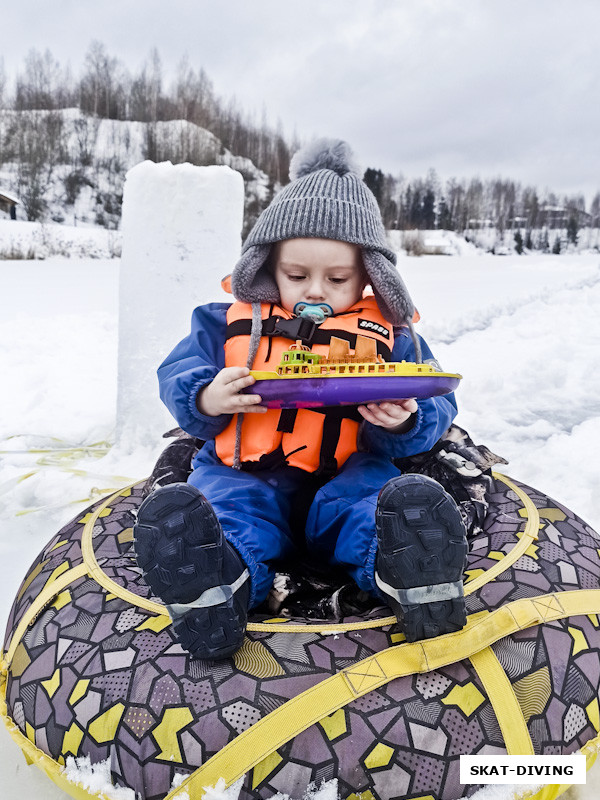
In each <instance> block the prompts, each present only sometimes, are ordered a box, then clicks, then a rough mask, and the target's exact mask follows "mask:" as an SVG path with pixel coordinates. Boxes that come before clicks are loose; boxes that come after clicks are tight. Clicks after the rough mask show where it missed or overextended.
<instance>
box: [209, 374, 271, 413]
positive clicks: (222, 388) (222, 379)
mask: <svg viewBox="0 0 600 800" xmlns="http://www.w3.org/2000/svg"><path fill="white" fill-rule="evenodd" d="M255 382H256V381H255V379H254V378H253V377H252V375H250V370H249V369H248V368H247V367H225V368H224V369H222V370H221V371H220V372H218V373H217V374H216V376H215V378H214V380H213V381H212V382H211V383H209V384H208V386H206V387H205V388H204V389H203V390H202V391H201V392H200V393H199V394H198V396H197V397H196V406H197V408H198V411H199V412H200V413H201V414H206V415H207V416H209V417H218V416H219V414H240V413H241V414H249V413H250V414H264V413H265V412H266V410H267V409H266V408H264V407H263V406H259V405H257V403H260V401H261V398H260V397H259V395H257V394H240V391H241V390H242V389H244V388H245V387H246V386H252V384H253V383H255Z"/></svg>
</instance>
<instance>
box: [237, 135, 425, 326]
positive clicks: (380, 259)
mask: <svg viewBox="0 0 600 800" xmlns="http://www.w3.org/2000/svg"><path fill="white" fill-rule="evenodd" d="M303 237H312V238H322V239H336V240H338V241H342V242H350V243H351V244H357V245H359V246H360V247H361V249H362V258H363V264H364V267H365V270H366V272H367V274H368V276H369V281H370V283H371V286H372V287H373V292H374V294H375V299H376V301H377V304H378V306H379V308H380V310H381V313H382V314H383V316H384V317H385V318H386V319H387V320H389V322H391V323H392V324H393V325H409V327H411V328H412V325H411V320H412V317H413V314H414V305H413V302H412V300H411V298H410V295H409V293H408V291H407V289H406V286H405V285H404V282H403V280H402V278H401V277H400V275H399V274H398V271H397V269H396V256H395V254H394V253H393V251H392V250H390V248H389V245H388V243H387V239H386V235H385V230H384V227H383V222H382V220H381V214H380V212H379V207H378V205H377V201H376V200H375V196H374V195H373V193H372V192H371V190H370V189H369V188H368V186H367V185H366V184H365V183H364V181H363V180H362V179H361V177H360V175H359V173H358V171H357V167H356V166H355V164H354V162H353V156H352V151H351V150H350V147H349V146H348V144H347V143H346V142H344V141H342V140H340V139H318V140H316V141H314V142H313V143H312V144H310V145H308V146H307V147H305V148H302V149H301V150H299V151H298V152H297V153H296V154H295V155H294V157H293V158H292V161H291V163H290V183H288V184H287V186H285V187H284V188H283V189H282V190H281V191H280V192H279V193H278V194H277V195H276V196H275V198H274V199H273V201H272V202H271V203H270V205H269V206H268V207H267V208H266V209H265V210H264V211H263V212H262V214H261V215H260V216H259V218H258V219H257V221H256V223H255V225H254V227H253V228H252V230H251V231H250V233H249V234H248V237H247V238H246V241H245V242H244V245H243V247H242V256H241V258H240V260H239V261H238V263H237V264H236V266H235V267H234V270H233V273H232V275H231V288H232V291H233V295H234V297H235V298H236V299H237V300H241V301H242V302H245V303H257V302H259V303H279V302H280V297H279V290H278V288H277V284H276V283H275V280H274V278H273V276H272V274H271V273H270V271H269V270H268V269H267V267H266V261H267V258H268V256H269V253H270V251H271V245H272V244H274V243H275V242H280V241H283V240H284V239H296V238H303Z"/></svg>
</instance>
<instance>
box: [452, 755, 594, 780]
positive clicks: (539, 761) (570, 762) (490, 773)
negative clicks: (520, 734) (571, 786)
mask: <svg viewBox="0 0 600 800" xmlns="http://www.w3.org/2000/svg"><path fill="white" fill-rule="evenodd" d="M585 767H586V761H585V756H584V755H573V756H461V757H460V782H461V783H465V784H466V783H484V784H485V783H517V784H518V783H533V784H541V783H585Z"/></svg>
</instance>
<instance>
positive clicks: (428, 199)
mask: <svg viewBox="0 0 600 800" xmlns="http://www.w3.org/2000/svg"><path fill="white" fill-rule="evenodd" d="M421 219H422V224H423V227H424V228H425V230H433V228H435V194H434V192H433V189H431V188H429V189H427V190H426V191H425V196H424V197H423V208H422V212H421Z"/></svg>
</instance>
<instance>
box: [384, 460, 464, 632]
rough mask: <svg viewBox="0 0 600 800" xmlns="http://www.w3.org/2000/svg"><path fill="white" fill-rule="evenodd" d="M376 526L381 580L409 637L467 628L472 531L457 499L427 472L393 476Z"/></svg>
mask: <svg viewBox="0 0 600 800" xmlns="http://www.w3.org/2000/svg"><path fill="white" fill-rule="evenodd" d="M376 527H377V538H378V543H379V549H378V552H377V562H376V566H375V580H376V583H377V585H378V587H379V589H380V590H381V591H382V592H383V594H384V596H385V598H386V600H387V601H388V603H389V605H390V607H391V609H392V611H393V612H394V614H395V615H396V617H397V618H398V621H399V623H400V627H401V629H402V631H403V633H404V635H405V636H406V639H407V641H409V642H414V641H417V640H418V639H430V638H432V637H434V636H440V635H441V634H443V633H450V632H452V631H458V630H460V629H461V628H462V627H464V625H465V623H466V614H465V599H464V595H463V571H464V569H465V566H466V562H467V551H468V545H467V532H466V529H465V525H464V523H463V521H462V517H461V515H460V511H459V510H458V506H457V505H456V503H455V501H454V500H453V498H452V497H451V496H450V495H449V494H448V493H447V492H446V491H445V490H444V488H443V487H442V486H441V485H440V484H439V483H438V482H437V481H434V480H432V479H431V478H428V477H426V476H425V475H401V476H399V477H398V478H392V480H391V481H388V482H387V483H386V484H385V486H384V487H383V489H382V490H381V493H380V495H379V499H378V502H377V512H376Z"/></svg>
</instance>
